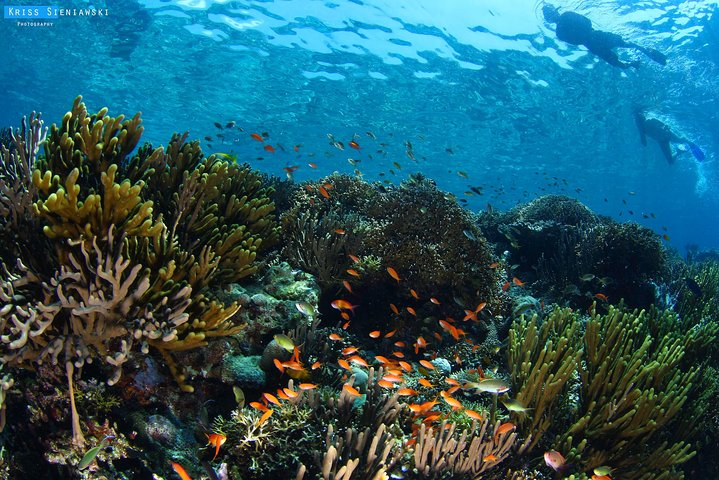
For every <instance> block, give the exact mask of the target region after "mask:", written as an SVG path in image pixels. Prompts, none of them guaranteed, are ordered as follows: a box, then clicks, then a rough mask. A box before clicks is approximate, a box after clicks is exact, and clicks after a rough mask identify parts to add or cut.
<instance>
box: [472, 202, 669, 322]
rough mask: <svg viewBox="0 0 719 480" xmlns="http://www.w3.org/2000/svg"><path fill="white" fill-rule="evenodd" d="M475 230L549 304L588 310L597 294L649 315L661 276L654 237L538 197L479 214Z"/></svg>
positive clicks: (577, 206)
mask: <svg viewBox="0 0 719 480" xmlns="http://www.w3.org/2000/svg"><path fill="white" fill-rule="evenodd" d="M479 225H480V227H481V229H482V232H483V233H484V234H485V236H486V237H487V239H489V240H490V241H491V242H493V243H494V244H495V248H496V250H497V251H498V252H504V251H507V252H509V254H508V257H507V259H506V260H507V263H508V264H515V265H516V269H515V271H514V273H513V274H516V275H517V276H519V277H521V278H522V279H524V280H525V281H530V282H532V288H533V290H534V291H535V292H541V293H542V295H543V296H546V297H547V298H548V300H549V301H557V302H564V303H569V304H570V305H572V306H576V307H580V308H587V307H588V306H589V305H590V304H591V303H592V301H594V298H595V296H596V295H597V294H600V296H603V297H607V298H609V299H610V301H611V302H612V303H617V302H619V301H620V300H622V299H623V300H624V302H625V303H626V304H627V305H628V306H630V307H637V308H648V307H649V306H650V305H651V304H652V303H653V302H654V283H653V282H656V281H658V280H660V279H661V278H662V276H663V275H664V273H665V267H666V255H665V252H664V249H663V247H662V245H661V243H660V239H659V236H658V235H657V234H655V233H654V232H652V231H651V230H649V229H647V228H645V227H642V226H640V225H637V224H635V223H623V224H619V223H616V222H615V221H613V220H611V219H609V218H607V217H602V216H598V215H595V214H593V213H592V212H591V211H590V210H589V209H588V208H587V207H586V206H584V205H582V204H581V203H580V202H579V201H578V200H574V199H571V198H568V197H564V196H560V195H547V196H544V197H540V198H538V199H536V200H534V201H532V202H530V203H528V204H526V205H519V206H517V207H515V208H513V209H511V210H509V211H508V212H506V213H496V212H492V213H483V214H482V215H481V216H480V218H479Z"/></svg>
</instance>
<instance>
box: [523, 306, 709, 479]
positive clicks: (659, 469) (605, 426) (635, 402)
mask: <svg viewBox="0 0 719 480" xmlns="http://www.w3.org/2000/svg"><path fill="white" fill-rule="evenodd" d="M652 324H663V325H665V327H664V332H665V334H662V335H656V336H655V335H653V330H655V331H656V329H652V327H651V325H652ZM676 325H677V323H676V315H675V314H673V313H671V312H670V311H665V312H663V313H659V312H650V313H647V312H645V311H636V310H635V311H633V312H630V311H626V310H622V309H621V308H614V307H609V311H608V313H606V314H605V315H599V314H597V313H596V311H595V310H592V313H591V316H590V318H589V319H588V320H587V321H586V323H585V322H583V321H582V320H581V319H580V317H579V316H578V315H577V314H576V313H572V312H571V311H569V310H567V309H564V310H555V311H553V312H552V313H551V314H550V315H549V316H548V318H547V319H546V321H545V322H544V323H543V324H542V325H541V326H539V324H538V317H537V316H536V315H535V316H534V317H532V318H531V319H530V320H526V319H524V320H520V321H518V322H515V324H514V326H513V327H512V332H511V334H510V342H511V345H510V349H509V361H510V368H512V379H513V384H514V387H515V389H516V391H517V392H519V393H518V395H517V398H519V399H521V400H522V401H523V403H524V404H525V405H526V406H527V407H529V408H532V409H533V410H532V411H530V412H529V413H526V414H525V415H526V418H518V419H517V421H518V422H519V425H520V428H521V429H522V433H523V435H524V437H525V441H524V443H523V444H522V446H521V447H520V449H519V452H520V453H524V452H528V451H531V450H532V449H533V448H534V447H535V446H537V445H543V446H544V447H545V448H549V447H550V446H551V447H553V448H555V449H557V450H559V451H562V452H565V455H566V457H567V459H568V461H570V462H571V463H573V464H574V465H578V466H581V469H582V470H583V471H589V470H591V469H593V468H595V467H598V466H600V465H606V464H611V466H612V468H613V469H614V470H615V471H616V472H617V474H618V475H621V477H622V478H627V479H645V480H647V479H649V478H682V477H681V474H680V473H679V471H678V470H676V466H678V465H680V464H682V463H684V462H686V461H687V460H689V459H690V458H691V457H692V456H693V455H694V451H693V449H692V446H691V444H690V443H689V442H688V435H691V429H690V428H687V429H685V433H684V434H683V435H676V434H675V435H674V436H673V438H672V437H670V435H669V431H670V430H669V429H670V426H673V427H674V428H676V426H677V425H679V424H680V423H681V422H682V421H686V420H687V419H691V418H693V417H694V416H695V415H697V414H701V413H702V412H700V411H697V410H695V409H694V408H686V407H685V403H686V401H687V398H688V396H689V394H690V393H691V392H692V390H693V385H694V382H695V379H696V375H697V373H698V369H697V368H696V367H694V366H685V367H684V368H682V359H683V356H684V352H685V348H686V346H687V345H688V344H689V343H690V342H691V341H692V338H691V337H692V334H691V333H690V332H683V331H681V330H678V329H677V328H676ZM580 329H581V330H583V331H582V332H581V336H582V338H583V343H584V348H583V349H581V350H580V349H579V345H578V342H577V341H576V339H577V337H578V336H579V334H580ZM575 375H578V378H577V379H576V384H575V385H573V383H575V380H574V376H575ZM695 408H696V407H695ZM547 434H554V435H556V437H555V438H554V439H551V438H548V436H547Z"/></svg>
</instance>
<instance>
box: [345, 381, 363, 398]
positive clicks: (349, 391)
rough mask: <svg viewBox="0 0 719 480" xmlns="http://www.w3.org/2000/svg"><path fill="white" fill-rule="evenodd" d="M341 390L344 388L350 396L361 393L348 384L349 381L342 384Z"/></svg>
mask: <svg viewBox="0 0 719 480" xmlns="http://www.w3.org/2000/svg"><path fill="white" fill-rule="evenodd" d="M342 390H344V391H345V392H347V393H349V394H350V396H352V397H359V396H361V395H362V394H361V393H360V392H359V390H357V389H356V388H355V387H353V386H352V385H350V384H349V383H345V384H344V385H342Z"/></svg>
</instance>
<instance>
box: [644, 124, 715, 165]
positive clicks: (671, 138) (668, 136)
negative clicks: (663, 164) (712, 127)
mask: <svg viewBox="0 0 719 480" xmlns="http://www.w3.org/2000/svg"><path fill="white" fill-rule="evenodd" d="M634 120H636V122H637V128H638V129H639V135H640V138H641V140H642V145H644V146H645V147H646V146H647V137H652V138H653V139H654V140H655V141H656V142H657V143H658V144H659V148H660V149H661V150H662V153H663V154H664V158H666V159H667V162H669V164H672V163H674V160H675V158H674V153H673V152H672V147H671V144H672V143H680V144H683V145H685V146H686V147H687V148H689V150H691V152H692V154H693V155H694V158H696V159H697V161H698V162H701V161H702V160H704V152H702V151H701V149H700V148H699V146H698V145H697V144H696V143H692V142H690V141H688V140H686V139H684V138H681V137H679V136H678V135H677V134H675V133H674V132H672V131H671V129H670V128H669V127H668V126H667V125H666V124H665V123H663V122H661V121H659V120H657V119H656V118H650V119H647V117H645V116H644V114H643V113H642V112H635V113H634Z"/></svg>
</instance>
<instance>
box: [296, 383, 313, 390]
mask: <svg viewBox="0 0 719 480" xmlns="http://www.w3.org/2000/svg"><path fill="white" fill-rule="evenodd" d="M299 387H300V390H312V389H314V388H317V385H316V384H314V383H300V384H299Z"/></svg>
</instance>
